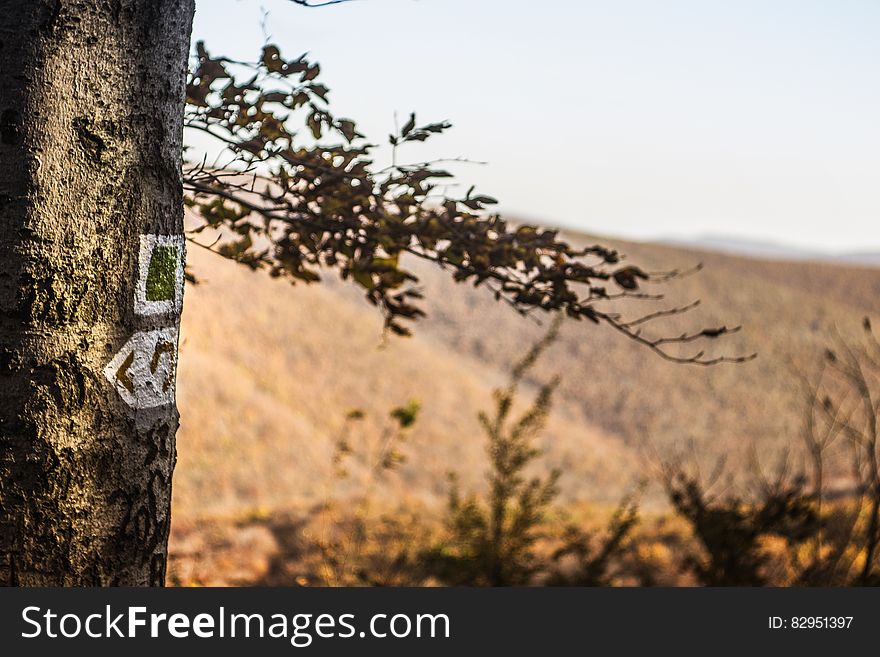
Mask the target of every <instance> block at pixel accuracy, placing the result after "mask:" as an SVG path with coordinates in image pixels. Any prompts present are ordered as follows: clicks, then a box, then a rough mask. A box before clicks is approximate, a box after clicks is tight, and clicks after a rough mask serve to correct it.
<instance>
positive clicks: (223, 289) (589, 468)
mask: <svg viewBox="0 0 880 657" xmlns="http://www.w3.org/2000/svg"><path fill="white" fill-rule="evenodd" d="M569 237H570V239H571V240H572V241H573V242H584V241H590V242H593V241H595V240H596V238H592V237H586V236H582V235H576V234H571V235H569ZM603 241H604V242H606V243H607V242H608V240H603ZM610 242H611V243H612V244H613V245H614V246H617V247H618V248H620V249H621V250H622V251H624V252H625V253H627V254H628V256H629V259H630V260H631V261H632V262H633V263H638V264H640V265H642V266H644V267H646V268H648V269H654V270H656V269H661V268H662V269H668V268H672V267H687V266H690V265H693V264H695V263H696V262H703V263H704V264H705V270H704V271H703V272H702V273H700V274H699V275H694V276H690V277H688V278H686V279H684V280H681V281H678V282H677V283H675V284H674V285H672V286H669V289H668V290H666V291H667V292H668V293H669V300H670V301H671V302H680V301H688V300H692V299H695V298H700V299H702V300H703V305H702V307H701V308H700V309H699V310H698V311H697V312H695V313H694V314H692V315H690V316H688V317H686V318H679V319H676V320H674V321H672V322H670V323H669V324H668V325H667V327H666V330H669V331H680V330H682V328H683V327H684V326H686V325H687V326H691V327H702V326H707V325H722V324H726V325H728V326H732V325H737V324H743V326H744V328H743V330H742V332H741V333H738V334H736V335H734V336H731V338H730V339H728V340H724V341H721V342H719V343H718V344H717V345H713V346H711V349H713V350H717V351H718V352H719V353H720V352H721V351H723V352H726V353H748V352H752V351H757V352H758V353H759V354H760V357H759V359H758V360H756V361H754V362H751V363H748V364H745V365H738V366H730V365H725V366H718V367H712V368H699V367H694V366H682V365H674V364H670V363H668V362H665V361H662V360H660V359H659V358H658V357H656V356H654V355H653V354H651V353H649V352H648V351H646V350H645V349H644V348H641V347H639V346H637V345H635V344H633V343H631V342H628V341H626V340H625V339H623V338H621V337H620V336H619V335H617V334H615V333H614V332H612V331H611V330H609V329H607V328H605V327H601V326H600V327H597V326H594V325H591V324H588V323H575V322H570V323H566V325H565V326H564V328H563V331H562V334H561V337H560V340H559V341H558V342H557V343H556V344H555V345H554V346H553V347H552V348H551V349H550V350H549V352H548V353H547V354H546V357H545V358H544V359H543V360H542V361H541V362H540V363H539V365H538V367H537V368H536V370H535V378H534V381H533V382H537V381H543V380H546V379H548V378H549V377H551V376H553V375H555V374H560V375H561V376H562V377H563V378H562V383H561V385H560V388H559V390H558V393H557V397H556V400H555V402H556V403H555V406H554V411H553V415H552V420H551V423H550V426H549V427H548V430H547V432H546V435H545V441H544V444H545V447H546V449H547V457H546V460H545V463H546V465H547V466H548V467H549V466H559V467H561V468H562V469H563V471H564V475H563V478H562V481H561V486H562V488H563V490H564V499H566V500H573V499H595V500H601V501H610V500H614V499H616V498H617V497H618V496H619V495H621V494H622V493H623V492H624V491H626V490H627V489H629V488H630V487H631V486H632V484H633V482H634V481H635V480H636V479H637V478H638V477H640V476H643V475H644V474H645V473H650V471H651V468H653V467H655V466H656V465H657V464H658V462H659V461H660V460H662V459H663V458H667V457H669V456H670V455H672V454H675V453H678V452H680V451H685V452H687V451H689V450H692V451H694V452H695V453H696V454H698V455H699V456H700V458H701V460H702V461H703V462H705V463H707V464H710V463H713V462H714V461H715V460H716V459H717V458H720V457H725V456H726V457H727V458H728V459H730V460H731V461H732V462H733V463H740V464H742V463H746V462H747V461H748V458H749V454H750V452H751V451H752V450H753V449H754V451H755V453H757V454H758V455H759V459H760V460H762V462H763V463H764V464H765V465H766V466H767V467H770V465H772V464H773V463H774V462H775V459H776V457H777V455H778V454H779V453H780V451H781V450H782V449H784V448H785V447H786V446H790V445H792V444H796V442H797V440H798V435H799V431H800V430H801V426H802V407H803V399H802V395H801V391H800V389H799V386H798V382H797V381H798V379H797V376H796V374H797V372H800V371H807V370H809V368H810V367H811V364H812V363H814V362H815V359H816V357H817V355H818V354H820V353H821V350H822V349H823V347H824V346H825V344H826V341H827V335H828V333H829V331H830V330H831V329H832V328H833V327H838V328H839V330H840V331H841V332H842V333H843V334H845V335H853V336H855V335H858V334H859V331H858V327H859V324H860V321H861V318H862V317H863V316H865V315H876V314H877V313H878V310H880V302H878V299H880V269H877V268H868V267H856V266H844V265H840V264H834V263H828V262H821V263H816V262H807V261H800V260H794V259H790V260H786V261H771V260H767V259H749V258H745V257H742V256H736V255H731V254H725V253H719V252H717V251H709V250H705V249H702V250H701V249H695V248H681V247H673V246H669V245H661V244H640V243H632V242H622V241H618V240H611V241H610ZM189 260H190V265H191V266H192V268H193V270H194V272H195V274H196V275H197V276H198V278H200V279H202V281H203V283H202V284H201V285H197V286H195V287H189V288H188V289H187V292H186V294H187V296H186V304H185V311H184V317H183V329H182V347H181V358H182V360H181V365H180V375H179V405H180V408H181V429H180V433H179V440H178V450H179V462H178V466H177V468H178V469H177V476H176V479H175V488H174V504H175V509H176V513H178V515H179V516H195V515H203V514H225V513H241V512H247V511H248V510H250V509H257V508H260V509H263V508H274V507H290V506H303V505H308V504H313V503H316V502H320V501H321V500H324V499H327V498H328V497H330V496H339V495H346V494H354V493H356V492H357V491H358V477H357V476H355V477H354V478H353V480H352V481H345V482H338V481H335V480H334V478H333V477H332V471H333V469H332V466H331V457H332V452H333V445H334V443H335V441H336V440H337V439H338V437H339V436H340V431H341V430H342V427H343V425H344V422H345V420H344V418H345V415H346V413H347V412H348V411H349V410H350V409H352V408H361V409H364V410H366V411H367V420H365V421H364V422H363V423H362V428H360V429H359V430H358V431H359V433H357V434H355V437H354V439H355V441H357V440H358V439H359V437H363V436H376V435H378V434H379V433H380V432H381V431H382V429H383V421H382V417H383V416H384V415H387V412H388V411H389V410H390V409H391V408H392V407H394V406H397V405H401V404H403V403H405V402H406V401H407V400H409V399H412V398H414V399H418V400H419V401H420V402H421V404H422V407H423V412H422V416H421V418H420V420H419V422H418V424H417V425H416V428H415V431H414V433H413V434H412V438H411V440H410V442H409V443H408V444H407V446H406V448H405V449H406V452H407V454H408V457H409V461H408V463H407V464H406V465H405V467H404V468H403V470H402V471H401V473H400V478H399V479H396V480H394V481H393V483H392V484H391V485H388V486H386V487H384V488H382V491H383V493H382V494H383V495H384V496H385V500H386V501H387V503H388V504H389V505H394V504H396V503H398V502H402V501H405V500H406V499H410V498H418V499H419V501H422V502H427V503H434V502H439V501H440V500H442V497H443V495H444V494H445V490H446V473H447V472H448V471H449V470H457V471H459V472H460V473H461V474H462V479H463V484H464V486H465V487H468V486H473V485H477V484H478V483H479V482H480V480H481V475H482V473H483V471H484V470H485V465H484V463H485V460H484V453H483V437H482V435H481V434H480V431H479V428H478V425H477V422H476V413H477V411H478V410H479V409H483V408H487V407H488V406H489V405H490V404H491V390H492V389H493V388H494V387H497V386H499V385H501V384H503V383H504V381H505V378H506V373H507V371H508V370H509V368H510V365H511V363H512V362H513V361H514V360H515V359H516V358H518V357H519V356H520V355H521V354H522V353H523V352H524V351H525V350H526V349H527V348H528V346H529V345H530V344H531V342H532V341H533V340H535V339H536V338H537V337H538V336H540V335H541V334H542V332H543V330H544V329H543V328H542V327H540V326H537V325H535V324H534V323H533V322H531V321H528V320H525V319H523V318H522V317H519V316H518V315H516V314H515V313H513V312H512V311H511V310H510V309H509V308H508V307H506V306H504V305H502V304H498V303H495V302H494V301H493V300H492V299H491V298H490V296H489V295H488V294H486V293H485V291H483V290H480V289H477V290H474V289H473V288H470V287H467V286H458V285H455V284H454V283H452V282H451V281H450V280H449V278H448V276H447V275H446V274H444V273H443V272H441V271H439V270H438V269H436V268H434V267H430V266H428V265H426V264H424V263H417V264H416V265H415V268H416V269H417V270H418V272H419V274H420V275H422V276H423V281H424V286H425V294H426V298H427V310H428V313H429V317H428V319H426V320H424V321H423V322H421V323H420V324H418V325H417V326H416V336H415V337H414V338H411V339H399V338H389V339H388V340H387V341H385V340H383V336H382V331H381V318H380V317H379V315H378V313H377V312H376V310H375V309H374V308H373V307H371V306H369V305H368V304H367V303H366V302H365V301H364V300H363V299H362V298H361V296H360V294H359V293H358V292H357V291H356V290H354V289H352V288H351V287H350V286H347V285H345V284H343V283H340V282H338V281H336V280H335V279H334V278H333V275H332V274H330V277H329V279H328V282H327V283H326V284H323V285H315V286H302V285H300V286H296V287H293V286H290V285H289V284H287V283H285V282H283V281H278V280H272V279H270V278H269V277H268V276H266V275H264V274H262V273H252V272H250V271H247V270H245V269H244V268H242V267H240V266H238V265H235V264H233V263H230V262H227V261H223V260H221V259H220V258H218V257H216V256H212V255H210V254H206V253H205V252H200V250H198V249H192V250H191V253H190V258H189ZM648 308H649V306H641V307H640V309H642V310H646V309H648ZM636 310H637V308H635V307H634V308H633V311H636ZM713 353H714V352H713ZM356 474H357V473H356ZM361 474H362V473H361Z"/></svg>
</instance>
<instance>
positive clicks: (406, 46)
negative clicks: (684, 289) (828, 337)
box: [194, 0, 880, 251]
mask: <svg viewBox="0 0 880 657" xmlns="http://www.w3.org/2000/svg"><path fill="white" fill-rule="evenodd" d="M197 7H198V14H197V18H196V24H195V33H194V38H195V39H204V40H205V41H206V42H207V43H208V47H209V49H211V50H212V51H213V52H215V53H217V54H221V53H222V54H225V55H228V56H231V57H235V58H251V59H252V58H254V57H256V56H257V54H258V53H259V50H260V47H261V45H262V43H263V41H264V36H263V29H262V27H261V7H262V8H265V9H266V10H268V11H269V12H270V15H269V19H268V29H269V31H270V33H271V35H272V38H273V41H275V42H276V43H278V44H279V45H280V46H282V50H283V51H285V52H286V53H287V54H288V55H289V56H294V55H298V54H300V53H302V52H306V51H308V52H309V53H310V54H311V57H312V58H313V59H315V60H316V61H318V62H320V63H321V65H322V79H323V81H324V83H325V84H327V85H328V86H329V87H330V88H331V90H332V93H331V96H330V99H331V108H332V109H333V111H334V112H335V113H336V114H337V115H339V116H348V117H351V118H353V119H355V120H357V121H358V122H359V124H360V126H361V131H362V132H365V133H366V134H367V136H368V137H369V138H370V139H372V140H375V141H381V142H382V143H386V140H387V135H388V133H389V131H390V130H391V129H392V127H393V125H394V113H395V112H397V113H398V115H399V117H401V120H402V121H405V119H406V117H407V116H408V114H409V112H410V111H411V110H414V111H416V112H417V114H418V116H419V119H420V121H426V122H427V121H437V120H443V119H448V120H450V121H451V122H452V123H453V124H454V126H455V127H454V129H453V130H452V131H451V132H449V133H448V134H447V135H445V136H442V137H440V138H438V139H436V140H435V143H434V144H433V146H431V145H427V146H421V147H419V146H413V147H412V148H411V149H410V150H409V151H406V150H405V151H404V152H403V153H402V156H403V157H404V158H411V159H413V160H414V161H420V160H422V159H425V158H429V157H458V156H465V157H468V158H471V159H474V160H482V161H485V162H487V163H488V164H486V165H460V166H458V167H456V168H455V172H456V173H458V174H459V175H460V179H461V182H462V185H463V187H464V188H465V189H466V187H467V186H470V184H471V183H474V184H476V185H477V188H478V190H480V191H482V192H483V193H486V194H490V195H492V196H495V197H497V198H498V199H499V200H500V201H501V205H500V209H501V210H502V211H503V212H507V213H509V214H511V215H515V216H518V217H526V218H530V219H533V220H536V221H540V222H542V223H548V224H553V225H559V226H571V227H576V228H579V229H582V230H587V231H593V232H598V233H602V234H606V235H617V236H627V237H636V238H643V239H651V238H658V237H660V238H666V237H676V238H692V237H699V236H704V235H707V234H708V235H723V236H730V237H738V238H747V239H758V240H770V241H775V242H780V243H783V244H788V245H793V246H801V247H807V248H810V249H820V250H825V251H840V250H862V251H868V250H875V251H876V250H880V2H878V1H877V0H822V1H813V0H664V1H662V2H661V1H660V0H653V1H652V0H601V1H599V0H596V1H590V0H577V1H575V0H532V1H529V0H357V1H356V2H352V3H348V4H342V5H336V6H332V7H326V8H321V9H304V8H301V7H298V6H296V5H294V4H293V3H291V2H287V1H286V0H197ZM386 156H387V154H386Z"/></svg>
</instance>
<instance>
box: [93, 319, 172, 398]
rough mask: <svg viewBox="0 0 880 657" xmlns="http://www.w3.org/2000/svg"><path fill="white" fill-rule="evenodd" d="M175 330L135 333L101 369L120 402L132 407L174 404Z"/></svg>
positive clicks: (165, 329)
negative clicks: (120, 399)
mask: <svg viewBox="0 0 880 657" xmlns="http://www.w3.org/2000/svg"><path fill="white" fill-rule="evenodd" d="M177 334H178V332H177V328H174V327H172V328H163V329H157V330H155V331H138V332H137V333H135V334H134V335H133V336H131V338H129V340H128V342H126V343H125V345H124V346H123V347H122V349H120V350H119V351H118V352H117V353H116V355H115V356H114V357H113V360H111V361H110V363H109V364H108V365H107V367H105V368H104V376H106V377H107V380H109V381H110V383H112V384H113V387H114V388H116V390H117V392H119V395H120V396H121V397H122V400H123V401H124V402H125V403H126V404H128V405H129V406H131V407H132V408H136V409H142V408H156V407H159V406H165V405H167V404H171V403H173V402H174V378H175V373H176V371H177Z"/></svg>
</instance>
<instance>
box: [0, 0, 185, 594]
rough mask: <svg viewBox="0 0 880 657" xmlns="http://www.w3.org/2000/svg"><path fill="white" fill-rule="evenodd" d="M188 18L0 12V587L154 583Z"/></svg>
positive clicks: (85, 3) (42, 9)
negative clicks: (4, 585)
mask: <svg viewBox="0 0 880 657" xmlns="http://www.w3.org/2000/svg"><path fill="white" fill-rule="evenodd" d="M193 12H194V0H78V1H76V2H74V1H73V0H0V16H2V19H0V584H7V585H24V586H40V585H113V584H120V585H135V586H141V585H161V584H162V583H163V582H164V577H165V563H166V552H167V539H168V529H169V521H170V501H171V473H172V470H173V468H174V461H175V432H176V430H177V424H178V415H177V409H176V406H175V404H174V381H173V376H174V369H175V365H176V357H177V344H176V343H177V327H178V325H179V311H180V305H181V294H182V285H180V284H181V280H182V279H181V275H182V262H183V246H182V240H181V238H180V235H181V234H182V232H183V203H182V187H181V173H180V172H181V168H180V165H181V153H182V149H181V141H182V116H183V103H184V83H185V76H186V64H187V57H188V52H189V38H190V30H191V25H192V17H193ZM144 236H146V237H144Z"/></svg>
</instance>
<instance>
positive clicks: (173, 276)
mask: <svg viewBox="0 0 880 657" xmlns="http://www.w3.org/2000/svg"><path fill="white" fill-rule="evenodd" d="M178 254H179V251H178V248H177V247H176V246H157V247H156V248H155V249H153V254H152V256H151V257H150V267H149V269H148V270H147V289H146V292H147V294H146V297H147V301H174V298H175V297H176V296H177V259H178V257H179V256H178Z"/></svg>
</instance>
